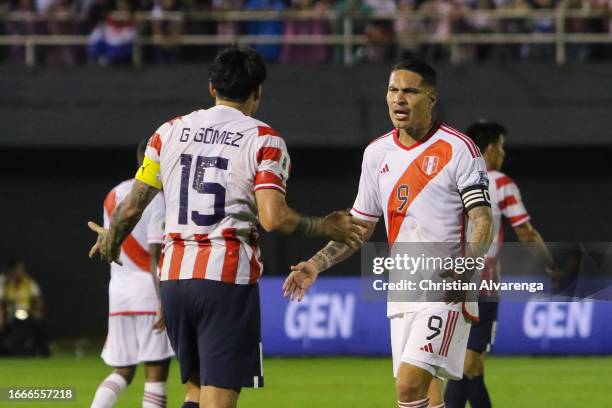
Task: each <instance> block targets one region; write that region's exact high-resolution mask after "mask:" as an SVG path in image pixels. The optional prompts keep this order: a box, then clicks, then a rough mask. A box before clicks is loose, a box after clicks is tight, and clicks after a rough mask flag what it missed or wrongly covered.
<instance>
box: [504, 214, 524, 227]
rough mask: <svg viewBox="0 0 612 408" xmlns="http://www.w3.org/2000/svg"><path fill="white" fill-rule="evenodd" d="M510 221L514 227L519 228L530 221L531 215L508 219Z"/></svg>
mask: <svg viewBox="0 0 612 408" xmlns="http://www.w3.org/2000/svg"><path fill="white" fill-rule="evenodd" d="M508 220H509V221H510V225H512V226H513V227H518V226H519V225H521V224H524V223H525V222H527V221H529V214H521V215H517V216H515V217H508Z"/></svg>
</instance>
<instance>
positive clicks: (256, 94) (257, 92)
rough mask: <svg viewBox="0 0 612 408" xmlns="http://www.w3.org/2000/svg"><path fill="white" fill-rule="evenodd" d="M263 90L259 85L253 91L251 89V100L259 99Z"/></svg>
mask: <svg viewBox="0 0 612 408" xmlns="http://www.w3.org/2000/svg"><path fill="white" fill-rule="evenodd" d="M262 92H263V87H262V86H261V85H259V86H258V87H257V89H256V90H255V91H253V100H254V101H259V100H260V99H261V94H262Z"/></svg>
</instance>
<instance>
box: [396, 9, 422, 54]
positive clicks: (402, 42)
mask: <svg viewBox="0 0 612 408" xmlns="http://www.w3.org/2000/svg"><path fill="white" fill-rule="evenodd" d="M416 4H417V3H416V0H400V2H399V11H400V13H406V14H408V17H403V16H402V17H398V18H397V19H396V20H395V24H394V29H395V34H396V36H397V43H398V46H399V50H400V58H409V59H412V58H418V50H419V35H420V33H422V32H423V25H422V23H421V21H420V20H419V19H417V18H412V17H411V16H410V15H411V14H412V13H414V11H415V9H416Z"/></svg>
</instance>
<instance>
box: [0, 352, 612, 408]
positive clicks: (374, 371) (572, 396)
mask: <svg viewBox="0 0 612 408" xmlns="http://www.w3.org/2000/svg"><path fill="white" fill-rule="evenodd" d="M487 370H488V371H487V374H486V380H487V383H488V384H489V389H490V392H491V396H492V400H493V403H494V406H495V407H496V408H506V407H507V408H517V407H518V408H530V407H551V408H552V407H554V408H564V407H567V408H575V407H591V406H592V407H606V406H611V405H610V403H609V398H608V395H609V393H610V391H612V357H589V358H587V357H584V358H578V357H576V358H502V357H492V358H490V359H489V361H488V368H487ZM264 371H265V381H266V387H265V388H263V389H259V390H250V389H248V390H244V391H243V393H242V397H241V402H240V406H241V407H250V408H264V407H265V408H277V407H278V408H282V407H291V408H336V407H338V408H340V407H342V408H344V407H351V408H355V407H358V408H378V407H381V408H382V407H390V408H391V407H394V406H396V405H395V398H394V386H393V379H392V377H391V372H390V371H391V367H390V359H388V358H300V359H286V358H283V359H280V358H268V359H267V360H266V361H265V365H264ZM108 373H109V369H108V367H106V366H105V365H104V364H103V363H102V361H101V360H100V359H99V358H98V357H97V356H88V357H84V358H79V359H76V358H74V357H53V358H51V359H48V360H43V359H0V387H8V386H66V387H74V388H75V389H76V401H75V402H67V403H43V402H39V403H27V402H22V403H0V407H4V406H6V407H9V406H11V407H12V406H15V407H17V408H26V407H32V408H42V407H71V408H77V407H78V408H80V407H89V403H90V402H91V397H92V396H93V394H94V391H95V389H96V387H97V385H98V383H99V382H100V380H102V379H103V378H104V377H105V376H106V375H107V374H108ZM142 389H143V374H142V370H140V371H139V372H138V373H137V375H136V379H135V380H134V383H133V384H132V385H131V386H130V387H129V388H128V389H127V390H126V391H125V392H124V393H123V394H122V395H121V397H120V399H119V401H118V403H117V405H116V406H117V407H119V408H121V407H125V408H127V407H130V408H136V407H140V406H141V402H140V401H141V396H142ZM168 389H169V396H168V407H169V408H178V407H180V406H181V401H182V396H183V386H182V385H181V384H180V383H179V376H178V370H177V364H176V362H173V367H172V371H171V374H170V379H169V388H168Z"/></svg>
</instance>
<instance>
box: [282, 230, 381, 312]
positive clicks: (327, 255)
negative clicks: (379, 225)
mask: <svg viewBox="0 0 612 408" xmlns="http://www.w3.org/2000/svg"><path fill="white" fill-rule="evenodd" d="M364 223H365V231H364V232H363V242H365V241H367V240H368V239H370V237H371V236H372V233H373V232H374V228H375V227H376V223H375V222H368V221H364ZM359 247H361V245H360V246H359ZM358 249H359V248H352V247H349V246H348V245H346V244H343V243H341V242H335V241H331V242H329V243H328V244H327V245H326V246H325V247H324V248H323V249H321V250H320V251H319V252H317V253H316V254H315V255H314V256H313V257H312V258H310V259H309V260H308V261H305V262H300V263H299V264H297V265H295V266H292V267H291V273H290V274H289V276H288V277H287V279H286V280H285V283H284V284H283V292H284V296H285V297H288V296H291V300H294V299H297V300H298V302H299V301H301V300H302V299H303V298H304V295H305V294H306V292H307V291H308V289H310V287H311V286H312V284H313V283H314V282H315V280H316V279H317V277H318V276H319V274H320V273H321V272H323V271H325V270H327V269H329V268H331V267H332V266H334V265H336V264H339V263H340V262H342V261H344V260H345V259H348V258H350V257H351V255H353V254H354V253H355V252H357V250H358Z"/></svg>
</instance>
